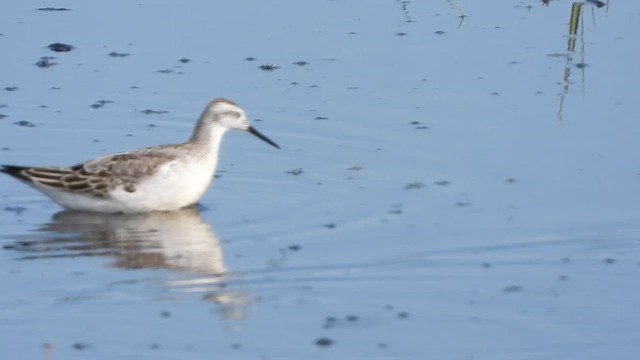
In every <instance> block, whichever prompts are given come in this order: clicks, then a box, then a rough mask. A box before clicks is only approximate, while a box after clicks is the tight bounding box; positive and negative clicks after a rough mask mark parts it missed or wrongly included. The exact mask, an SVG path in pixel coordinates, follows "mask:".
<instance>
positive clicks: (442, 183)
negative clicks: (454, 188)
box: [433, 180, 451, 186]
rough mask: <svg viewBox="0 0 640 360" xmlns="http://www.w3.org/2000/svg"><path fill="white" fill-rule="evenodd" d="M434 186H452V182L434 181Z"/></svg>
mask: <svg viewBox="0 0 640 360" xmlns="http://www.w3.org/2000/svg"><path fill="white" fill-rule="evenodd" d="M433 184H434V185H438V186H447V185H450V184H451V182H449V181H447V180H439V181H434V182H433Z"/></svg>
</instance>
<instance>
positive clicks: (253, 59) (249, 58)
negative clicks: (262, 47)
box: [244, 56, 258, 61]
mask: <svg viewBox="0 0 640 360" xmlns="http://www.w3.org/2000/svg"><path fill="white" fill-rule="evenodd" d="M244 59H245V60H247V61H256V60H258V59H256V58H254V57H253V56H249V57H246V58H244Z"/></svg>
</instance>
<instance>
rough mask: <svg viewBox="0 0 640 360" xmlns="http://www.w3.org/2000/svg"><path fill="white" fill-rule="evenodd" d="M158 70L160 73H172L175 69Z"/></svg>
mask: <svg viewBox="0 0 640 360" xmlns="http://www.w3.org/2000/svg"><path fill="white" fill-rule="evenodd" d="M156 72H159V73H160V74H171V73H172V72H173V70H171V69H162V70H158V71H156Z"/></svg>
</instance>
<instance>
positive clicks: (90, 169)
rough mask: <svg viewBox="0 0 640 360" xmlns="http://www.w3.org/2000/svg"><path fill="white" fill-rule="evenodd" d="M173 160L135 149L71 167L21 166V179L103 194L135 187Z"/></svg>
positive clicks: (166, 156)
mask: <svg viewBox="0 0 640 360" xmlns="http://www.w3.org/2000/svg"><path fill="white" fill-rule="evenodd" d="M173 160H175V156H174V155H171V154H167V153H152V152H136V153H122V154H116V155H109V156H104V157H101V158H97V159H94V160H89V161H87V162H84V163H81V164H78V165H75V166H72V167H21V168H20V170H19V171H18V172H17V173H16V174H15V175H13V176H14V177H16V178H19V179H20V180H23V181H27V182H32V183H34V184H39V185H44V186H48V187H52V188H57V189H60V190H66V191H69V192H75V193H86V194H88V195H94V196H98V197H103V196H105V195H106V194H107V193H108V192H109V191H111V190H113V189H115V188H116V187H118V186H123V187H124V189H125V190H126V191H128V192H134V191H136V187H137V185H138V184H139V182H140V181H141V180H143V179H145V178H147V177H149V176H151V175H152V174H153V173H155V171H157V169H158V168H159V167H160V166H162V165H164V164H166V163H168V162H170V161H173Z"/></svg>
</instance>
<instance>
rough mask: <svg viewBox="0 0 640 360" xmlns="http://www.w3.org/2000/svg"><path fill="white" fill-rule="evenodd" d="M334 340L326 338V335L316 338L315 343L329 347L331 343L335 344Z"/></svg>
mask: <svg viewBox="0 0 640 360" xmlns="http://www.w3.org/2000/svg"><path fill="white" fill-rule="evenodd" d="M333 342H334V341H333V340H331V339H329V338H326V337H321V338H318V339H316V341H315V343H316V345H317V346H319V347H329V346H331V345H333Z"/></svg>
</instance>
